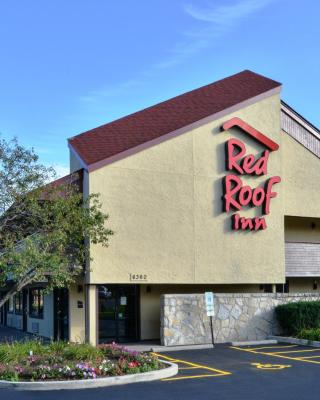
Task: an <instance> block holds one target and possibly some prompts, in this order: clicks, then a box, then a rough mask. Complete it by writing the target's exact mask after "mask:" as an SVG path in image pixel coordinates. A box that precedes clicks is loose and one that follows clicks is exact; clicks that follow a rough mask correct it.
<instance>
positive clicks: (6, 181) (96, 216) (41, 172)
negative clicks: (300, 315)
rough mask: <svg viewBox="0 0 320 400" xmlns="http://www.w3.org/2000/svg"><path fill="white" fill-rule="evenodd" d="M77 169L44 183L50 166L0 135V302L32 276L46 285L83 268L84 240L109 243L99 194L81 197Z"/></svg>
mask: <svg viewBox="0 0 320 400" xmlns="http://www.w3.org/2000/svg"><path fill="white" fill-rule="evenodd" d="M81 175H82V174H81V172H77V173H75V174H72V175H70V176H68V177H66V178H62V179H58V180H55V181H53V182H52V183H48V182H49V181H50V180H52V179H53V178H54V177H55V173H54V170H53V169H52V168H47V167H45V166H44V165H42V164H41V163H39V159H38V156H37V155H36V154H35V152H34V150H33V149H31V150H29V149H26V148H24V147H23V146H21V145H19V143H18V141H17V140H16V139H13V140H11V141H6V140H4V139H2V140H0V287H6V288H7V291H6V294H5V296H4V297H3V298H2V299H1V300H0V307H2V306H3V305H4V303H5V302H6V301H7V300H8V299H9V297H10V296H12V295H13V294H15V293H16V292H18V291H20V290H21V289H23V288H24V287H25V286H26V285H29V284H31V283H33V282H44V283H45V287H46V291H50V290H52V289H53V288H56V287H67V286H69V285H70V283H72V282H74V281H75V279H76V278H77V276H79V274H82V273H86V267H85V266H86V264H87V261H88V260H89V259H90V258H91V257H90V251H89V250H90V249H89V246H88V244H89V243H90V242H91V243H94V244H101V245H102V246H108V242H109V237H110V236H111V235H112V234H113V232H112V231H111V230H110V229H108V228H107V227H106V225H105V222H106V220H107V219H108V215H106V214H104V213H103V212H102V210H101V202H100V200H99V195H98V194H91V195H89V196H88V197H87V198H83V194H82V191H81V183H82V176H81Z"/></svg>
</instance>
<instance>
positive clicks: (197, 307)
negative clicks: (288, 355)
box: [161, 293, 320, 346]
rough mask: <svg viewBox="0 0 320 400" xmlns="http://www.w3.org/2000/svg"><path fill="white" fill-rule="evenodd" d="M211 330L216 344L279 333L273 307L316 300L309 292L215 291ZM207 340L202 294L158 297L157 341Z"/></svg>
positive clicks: (188, 342)
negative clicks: (233, 292)
mask: <svg viewBox="0 0 320 400" xmlns="http://www.w3.org/2000/svg"><path fill="white" fill-rule="evenodd" d="M214 300H215V304H214V310H215V315H214V317H213V330H214V338H215V342H216V343H226V342H232V341H253V340H263V339H266V338H267V337H268V336H270V335H279V334H281V331H280V328H279V326H278V324H277V321H276V319H275V313H274V310H275V307H276V306H277V305H279V304H284V303H290V302H294V301H312V300H320V296H319V295H314V294H312V293H296V294H294V293H292V294H291V293H290V294H286V293H262V294H259V293H246V294H243V293H240V294H237V293H236V294H224V293H218V294H215V298H214ZM207 343H211V330H210V319H209V317H207V315H206V310H205V303H204V294H165V295H163V296H162V297H161V344H162V345H164V346H178V345H192V344H207Z"/></svg>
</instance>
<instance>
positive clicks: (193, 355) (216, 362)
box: [0, 344, 320, 400]
mask: <svg viewBox="0 0 320 400" xmlns="http://www.w3.org/2000/svg"><path fill="white" fill-rule="evenodd" d="M158 357H159V358H160V359H163V360H168V361H172V362H175V363H177V364H178V366H179V373H178V374H177V375H176V376H174V377H171V378H168V379H163V380H162V381H154V382H145V383H137V384H130V385H124V386H114V387H108V388H101V389H92V390H91V389H90V390H72V391H67V392H65V391H61V392H59V393H57V392H25V393H23V392H13V391H8V390H1V391H0V397H1V398H5V399H6V400H56V399H58V398H62V397H64V396H67V397H68V400H87V399H88V398H91V397H94V399H95V400H105V399H106V398H108V399H112V400H132V399H139V400H149V399H150V398H152V400H163V399H166V400H180V399H181V400H194V399H204V400H207V399H208V400H209V399H218V400H256V399H259V400H269V399H272V400H309V399H310V400H316V399H318V397H319V395H318V393H319V392H320V379H319V376H320V365H319V364H320V349H316V348H311V347H304V346H298V345H289V344H277V345H270V346H246V347H235V346H224V345H217V346H216V347H215V348H214V349H206V350H205V349H203V350H184V351H172V352H166V353H164V354H158Z"/></svg>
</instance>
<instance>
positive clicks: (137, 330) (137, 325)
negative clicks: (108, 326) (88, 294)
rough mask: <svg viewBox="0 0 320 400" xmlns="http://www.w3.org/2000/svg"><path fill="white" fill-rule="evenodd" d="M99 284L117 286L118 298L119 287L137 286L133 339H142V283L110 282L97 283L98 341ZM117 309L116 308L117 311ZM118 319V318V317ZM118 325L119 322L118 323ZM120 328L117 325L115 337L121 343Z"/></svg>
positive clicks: (97, 330)
mask: <svg viewBox="0 0 320 400" xmlns="http://www.w3.org/2000/svg"><path fill="white" fill-rule="evenodd" d="M99 286H112V287H115V288H117V299H118V300H119V298H120V297H119V295H118V294H119V288H120V287H125V286H133V287H134V288H135V304H134V307H135V318H134V327H135V338H134V339H133V341H140V340H141V312H140V285H137V284H130V283H128V284H115V283H110V284H99V285H97V286H96V287H97V290H96V301H97V303H96V304H97V311H96V312H97V315H96V318H97V320H96V321H97V324H96V337H97V343H98V344H99V343H100V335H99V333H100V328H99V325H100V318H99ZM116 311H117V310H115V313H116ZM117 321H118V318H117ZM117 325H118V323H117ZM118 332H119V328H118V326H117V327H116V337H115V338H114V339H115V340H116V342H118V343H119V334H118ZM110 340H112V338H111V337H110Z"/></svg>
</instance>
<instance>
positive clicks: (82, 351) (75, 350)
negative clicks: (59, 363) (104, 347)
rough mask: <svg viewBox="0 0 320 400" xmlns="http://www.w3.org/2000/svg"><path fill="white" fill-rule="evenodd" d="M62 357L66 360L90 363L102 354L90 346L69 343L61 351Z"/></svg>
mask: <svg viewBox="0 0 320 400" xmlns="http://www.w3.org/2000/svg"><path fill="white" fill-rule="evenodd" d="M62 355H63V357H64V358H65V359H66V360H77V361H92V360H95V359H96V358H98V357H103V352H102V351H101V350H100V349H99V348H97V347H94V346H91V345H90V344H81V345H78V344H72V343H69V344H68V345H67V346H65V348H64V349H63V354H62Z"/></svg>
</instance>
